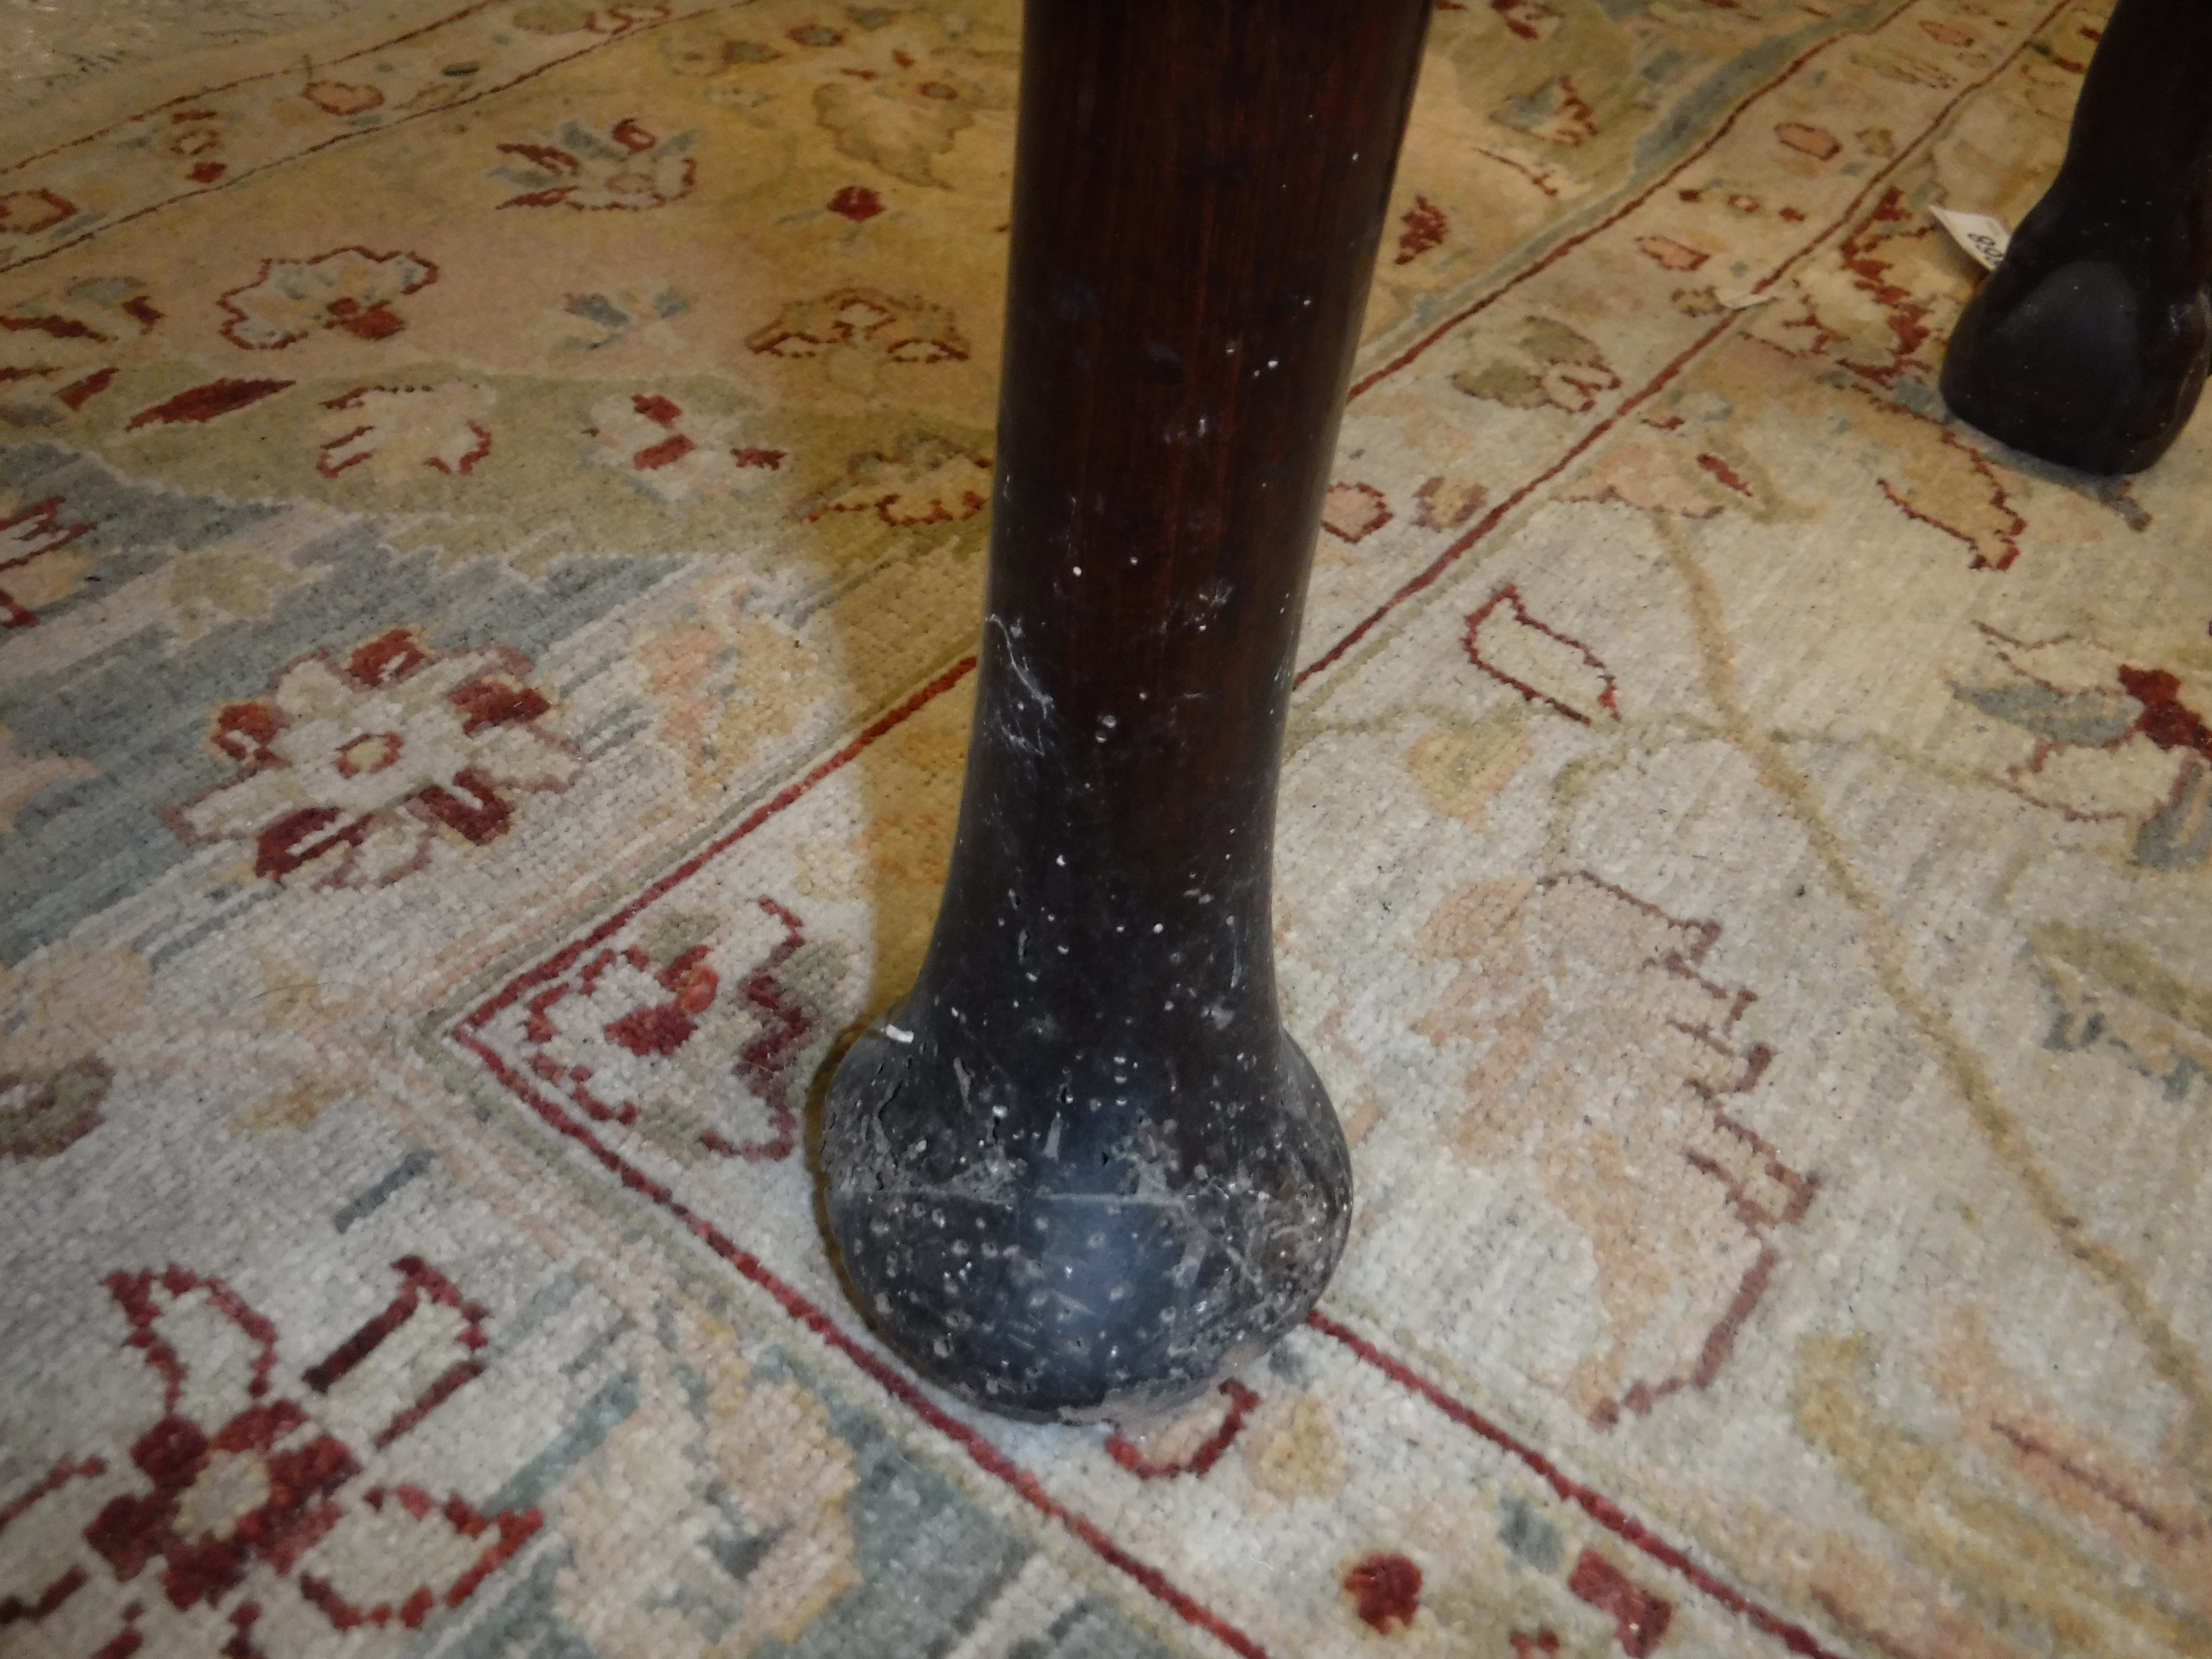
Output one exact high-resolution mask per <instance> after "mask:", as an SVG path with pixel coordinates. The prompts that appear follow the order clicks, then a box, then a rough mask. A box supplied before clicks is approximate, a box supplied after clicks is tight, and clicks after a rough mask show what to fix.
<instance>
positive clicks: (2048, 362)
mask: <svg viewBox="0 0 2212 1659" xmlns="http://www.w3.org/2000/svg"><path fill="white" fill-rule="evenodd" d="M2208 281H2212V4H2207V3H2206V0H2119V4H2118V6H2117V7H2116V8H2115V9H2113V12H2112V20H2111V21H2110V22H2109V23H2107V24H2106V28H2105V36H2104V40H2103V41H2102V42H2101V43H2100V45H2099V46H2098V47H2097V52H2096V56H2095V57H2094V58H2093V59H2092V60H2091V62H2090V64H2089V70H2088V73H2087V76H2085V77H2084V79H2083V81H2082V85H2081V102H2080V104H2079V105H2078V106H2077V107H2076V109H2075V115H2074V132H2073V137H2072V139H2071V141H2070V142H2069V144H2068V146H2067V150H2066V164H2065V166H2064V167H2063V168H2061V169H2060V172H2059V174H2058V178H2057V182H2055V183H2054V184H2053V185H2051V190H2050V192H2049V194H2047V195H2045V197H2044V198H2043V199H2042V201H2040V202H2039V203H2038V204H2036V206H2035V209H2034V210H2033V212H2031V213H2030V214H2029V215H2028V216H2027V218H2026V219H2025V220H2023V221H2022V222H2021V227H2020V230H2019V232H2018V234H2015V236H2014V238H2013V241H2012V248H2011V251H2010V252H2008V253H2007V254H2006V256H2005V258H2004V261H2003V263H2002V265H2000V266H1999V268H1998V270H1997V271H1996V274H1995V275H1994V276H1991V277H1990V279H1989V281H1988V282H1986V283H1984V284H1983V285H1982V287H1981V289H1980V291H1979V292H1978V293H1977V294H1976V295H1974V297H1973V299H1972V301H1970V302H1969V303H1968V305H1967V307H1966V310H1965V312H1964V313H1961V314H1960V318H1959V321H1958V325H1957V326H1956V327H1955V328H1954V329H1953V330H1952V331H1951V344H1950V349H1949V351H1948V354H1947V356H1945V358H1944V362H1943V398H1944V400H1945V401H1946V402H1947V403H1948V404H1950V406H1951V408H1952V410H1954V412H1955V413H1956V414H1958V415H1959V416H1960V417H1961V418H1963V419H1965V420H1966V421H1968V422H1972V424H1973V425H1975V426H1978V427H1979V428H1981V429H1982V430H1983V431H1984V432H1986V433H1988V434H1989V435H1990V436H1991V437H1994V438H1999V439H2002V441H2005V442H2006V443H2008V444H2011V445H2012V446H2014V447H2015V448H2018V449H2024V450H2026V451H2027V452H2028V453H2030V454H2032V455H2039V456H2041V457H2042V458H2043V459H2045V460H2050V461H2057V462H2060V463H2063V465H2068V466H2078V467H2081V468H2083V469H2085V470H2087V471H2091V472H2104V473H2118V472H2137V471H2142V469H2143V468H2144V467H2147V466H2148V465H2150V464H2151V463H2152V462H2154V461H2155V460H2156V459H2158V458H2159V457H2160V455H2162V454H2164V453H2166V447H2167V446H2168V445H2170V444H2172V441H2174V440H2175V439H2176V438H2178V437H2179V436H2180V435H2181V429H2182V428H2183V427H2185V426H2186V425H2187V424H2188V422H2189V417H2190V415H2191V412H2192V411H2193V410H2195V408H2196V407H2197V396H2198V393H2199V392H2201V391H2202V390H2203V386H2204V376H2205V369H2206V366H2207V363H2208V361H2212V307H2208V305H2207V302H2206V297H2205V284H2206V283H2207V282H2208Z"/></svg>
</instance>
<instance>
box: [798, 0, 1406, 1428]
mask: <svg viewBox="0 0 2212 1659" xmlns="http://www.w3.org/2000/svg"><path fill="white" fill-rule="evenodd" d="M1430 5H1431V0H1238V3H1234V4H1231V3H1225V0H1142V3H1139V0H1030V4H1029V7H1028V14H1027V22H1026V33H1025V36H1024V45H1023V66H1022V109H1021V125H1020V138H1019V150H1018V161H1017V167H1016V174H1015V206H1014V216H1013V247H1012V272H1011V276H1010V289H1009V299H1008V315H1007V324H1006V371H1005V383H1004V389H1003V393H1002V397H1001V401H1000V418H999V456H998V469H999V470H998V483H997V495H996V501H995V518H994V525H993V531H992V542H991V564H990V580H989V591H988V595H987V615H986V617H985V620H984V636H983V648H982V657H981V670H980V672H979V674H978V676H977V693H976V695H977V699H978V702H977V707H976V712H975V728H974V732H973V736H972V739H971V743H970V747H969V762H968V776H967V782H966V787H965V793H964V795H963V800H962V805H961V816H960V828H959V834H958V838H957V843H956V846H955V849H954V853H953V860H952V869H951V878H950V880H949V882H948V883H947V885H946V888H945V899H944V905H943V908H942V910H941V912H940V914H939V917H938V921H937V929H936V933H935V935H934V937H933V939H932V942H931V945H930V950H929V954H928V957H927V962H926V963H925V965H924V966H923V969H922V971H921V977H920V980H919V981H918V982H917V983H916V985H915V987H914V989H913V991H912V992H911V994H909V995H908V997H907V998H906V1000H905V1001H904V1002H903V1003H902V1004H901V1005H900V1006H897V1007H896V1008H895V1009H894V1010H893V1011H892V1012H890V1015H889V1016H887V1017H886V1018H884V1019H883V1020H882V1021H879V1022H878V1024H876V1026H875V1027H874V1028H873V1029H872V1030H870V1031H869V1032H868V1033H867V1034H866V1035H865V1036H862V1037H861V1038H860V1041H859V1042H857V1043H856V1045H855V1046H854V1048H853V1050H852V1051H851V1053H850V1054H848V1057H847V1059H846V1060H845V1062H844V1064H843V1066H842V1068H841V1069H840V1071H839V1073H838V1074H837V1077H836V1081H835V1083H834V1085H833V1086H832V1089H831V1092H830V1097H829V1109H828V1113H827V1116H826V1120H825V1123H824V1128H823V1146H822V1158H823V1170H824V1174H825V1176H826V1183H827V1189H828V1208H829V1224H830V1229H831V1231H832V1232H833V1234H834V1235H835V1237H836V1243H837V1245H838V1247H839V1249H840V1251H841V1253H842V1259H843V1263H844V1267H845V1270H846V1272H847V1273H848V1276H849V1278H850V1280H851V1283H852V1285H853V1287H854V1291H856V1293H857V1295H858V1298H859V1300H860V1304H861V1306H862V1307H863V1308H864V1309H865V1310H866V1312H867V1314H868V1315H869V1316H870V1317H871V1318H872V1320H873V1322H875V1324H876V1325H877V1326H878V1328H879V1329H880V1330H881V1331H882V1332H883V1334H884V1335H885V1336H886V1337H887V1338H888V1339H889V1340H890V1341H891V1343H892V1344H893V1345H894V1346H896V1347H897V1348H898V1349H899V1351H900V1352H902V1354H904V1355H905V1356H906V1358H908V1360H910V1361H911V1362H912V1363H913V1364H914V1365H915V1367H916V1368H917V1369H918V1370H921V1371H922V1372H923V1373H924V1374H925V1375H927V1376H929V1377H931V1378H933V1380H935V1381H937V1382H939V1383H942V1384H943V1385H944V1386H945V1387H947V1388H949V1389H952V1390H953V1391H955V1392H956V1393H957V1394H959V1395H963V1396H964V1397H966V1398H968V1399H970V1400H973V1401H977V1402H978V1403H980V1404H982V1405H985V1406H987V1407H992V1408H994V1409H995V1410H999V1411H1003V1412H1006V1413H1013V1414H1017V1415H1023V1416H1030V1417H1049V1416H1060V1417H1079V1416H1091V1415H1100V1414H1106V1413H1123V1412H1127V1411H1131V1410H1140V1409H1143V1408H1146V1407H1159V1406H1164V1405H1167V1404H1170V1403H1173V1402H1174V1401H1178V1400H1181V1399H1184V1398H1187V1397H1188V1396H1189V1395H1193V1394H1194V1393H1196V1392H1198V1391H1199V1390H1200V1389H1203V1388H1205V1387H1206V1385H1207V1383H1210V1382H1211V1381H1212V1380H1213V1379H1214V1378H1215V1377H1216V1376H1218V1375H1219V1374H1220V1373H1221V1372H1222V1371H1223V1370H1225V1369H1228V1368H1230V1367H1232V1366H1234V1365H1237V1364H1242V1363H1243V1362H1244V1361H1246V1360H1248V1359H1249V1358H1253V1357H1255V1356H1256V1355H1257V1354H1258V1353H1260V1352H1262V1351H1263V1350H1264V1349H1265V1347H1266V1346H1267V1345H1268V1344H1269V1343H1271V1342H1273V1340H1275V1338H1276V1337H1278V1336H1279V1335H1280V1334H1282V1333H1283V1332H1284V1331H1285V1329H1286V1328H1289V1327H1290V1326H1291V1324H1293V1323H1295V1322H1297V1320H1298V1319H1300V1318H1301V1317H1303V1316H1304V1314H1305V1313H1306V1311H1307V1310H1309V1309H1310V1307H1311V1306H1312V1304H1313V1303H1314V1301H1315V1299H1316V1297H1318V1296H1319V1295H1320V1294H1321V1291H1322V1285H1324V1283H1325V1282H1326V1281H1327V1279H1328V1275H1329V1273H1330V1272H1331V1271H1332V1270H1333V1269H1334V1266H1335V1263H1336V1260H1337V1257H1338V1255H1340V1252H1341V1250H1342V1249H1343V1245H1344V1238H1345V1231H1346V1225H1347V1222H1348V1218H1349V1213H1350V1204H1351V1176H1350V1164H1349V1158H1348V1155H1347V1153H1346V1148H1345V1142H1344V1136H1343V1133H1342V1131H1341V1130H1340V1127H1338V1124H1337V1121H1336V1116H1335V1114H1334V1110H1333V1109H1331V1107H1330V1105H1329V1103H1328V1097H1327V1096H1326V1095H1325V1094H1324V1093H1323V1091H1322V1086H1321V1084H1320V1082H1319V1081H1318V1079H1316V1077H1315V1075H1314V1072H1313V1069H1312V1067H1311V1066H1310V1065H1309V1064H1308V1063H1307V1061H1306V1059H1305V1057H1304V1054H1301V1053H1299V1051H1298V1049H1297V1046H1296V1045H1295V1044H1294V1043H1293V1042H1291V1039H1290V1037H1289V1036H1287V1035H1286V1034H1285V1031H1284V1030H1283V1027H1282V1023H1281V1019H1280V1017H1279V1012H1278V1010H1277V1005H1276V997H1275V977H1274V962H1273V940H1272V929H1271V919H1270V913H1269V911H1270V864H1271V860H1272V856H1273V822H1274V799H1275V782H1276V774H1277V769H1278V764H1279V751H1280V748H1281V742H1282V730H1283V717H1284V714H1285V708H1286V706H1287V703H1288V700H1289V696H1290V689H1291V668H1292V660H1291V653H1292V650H1293V647H1294V646H1295V643H1296V641H1297V631H1298V618H1299V611H1300V607H1301V605H1302V604H1303V602H1304V592H1305V584H1306V574H1307V571H1308V569H1309V568H1310V564H1311V562H1312V554H1313V545H1314V538H1315V536H1316V532H1317V530H1318V527H1319V522H1320V514H1321V507H1322V494H1323V492H1324V491H1325V489H1327V487H1328V467H1329V463H1330V459H1331V453H1332V451H1333V449H1334V443H1335V437H1336V429H1337V422H1338V419H1339V416H1340V412H1341V410H1342V407H1343V402H1344V394H1345V387H1346V380H1347V379H1348V376H1349V374H1350V371H1351V365H1352V353H1353V349H1354V348H1355V346H1356V344H1357V342H1358V323H1359V317H1360V313H1361V310H1362V308H1363V307H1364V303H1365V300H1366V294H1367V285H1368V278H1369V275H1370V271H1371V270H1372V268H1373V264H1374V259H1375V252H1376V245H1377V242H1378V241H1379V240H1380V237H1381V234H1382V227H1383V213H1384V210H1385V207H1386V204H1387V198H1388V195H1389V186H1390V179H1391V173H1392V171H1393V169H1394V167H1395V165H1396V161H1397V155H1398V147H1399V143H1400V140H1401V137H1402V135H1403V132H1404V129H1405V123H1406V117H1407V110H1408V107H1409V106H1410V104H1411V102H1412V96H1413V80H1414V76H1415V71H1416V70H1417V67H1418V64H1419V56H1420V48H1421V40H1422V37H1423V33H1424V32H1425V27H1426V24H1427V19H1428V15H1429V10H1430Z"/></svg>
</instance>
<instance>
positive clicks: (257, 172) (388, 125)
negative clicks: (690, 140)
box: [0, 0, 715, 272]
mask: <svg viewBox="0 0 2212 1659" xmlns="http://www.w3.org/2000/svg"><path fill="white" fill-rule="evenodd" d="M496 3H498V0H483V5H478V6H471V7H470V8H468V9H467V10H466V11H461V12H456V13H455V14H454V15H453V16H452V17H448V18H446V19H444V20H443V21H441V22H439V23H429V24H425V25H424V26H423V27H422V28H420V29H416V30H415V31H413V33H414V34H422V33H428V31H429V30H431V29H434V28H440V27H444V25H445V23H450V22H454V21H459V19H460V18H463V17H465V16H467V15H469V14H470V13H471V12H474V11H478V10H481V9H483V6H484V5H492V4H496ZM714 9H715V8H714V7H712V6H708V7H703V8H702V9H699V10H697V11H687V12H681V13H674V14H671V15H669V16H666V17H663V18H659V19H658V20H656V21H653V22H650V23H640V24H637V25H635V27H630V28H626V29H624V30H623V31H622V33H619V34H605V35H601V36H599V38H598V39H597V40H593V41H592V43H591V45H589V46H584V47H582V48H580V50H578V51H575V52H570V53H568V55H567V56H566V57H562V58H548V59H546V60H545V62H544V63H542V64H538V67H537V68H535V69H532V70H524V71H523V72H522V73H521V74H520V75H518V76H515V77H514V78H513V80H512V81H502V82H500V83H499V85H497V86H495V87H486V88H483V90H482V91H480V92H472V93H471V94H468V96H467V97H465V98H453V99H449V100H447V101H446V102H444V103H442V104H433V105H431V106H429V107H428V108H427V109H418V110H416V112H414V113H413V114H411V115H401V116H397V117H395V118H393V119H392V120H389V121H386V122H384V123H383V124H382V125H378V126H374V127H362V128H360V129H358V130H356V131H351V132H339V133H333V134H332V135H331V137H328V138H325V139H323V140H322V141H321V142H320V143H313V144H309V145H308V146H307V148H306V149H295V150H293V151H292V152H290V153H289V155H280V156H278V157H277V158H276V160H274V161H264V162H263V163H262V164H261V165H260V166H259V167H248V168H246V171H244V172H243V173H229V174H227V175H225V177H223V178H222V179H221V180H219V181H218V182H216V183H215V184H211V185H204V186H203V187H202V188H200V189H198V190H185V191H178V192H177V193H176V194H175V195H174V196H167V197H162V199H161V200H160V201H158V202H151V203H149V204H147V205H146V206H144V207H142V208H138V209H136V210H133V211H131V212H129V213H126V214H125V215H123V216H121V217H120V218H117V219H103V220H101V221H100V222H99V223H98V224H96V225H93V226H91V227H90V228H88V229H86V230H84V231H82V232H81V233H79V234H77V235H75V236H72V237H70V240H68V241H66V242H57V243H55V244H54V246H52V247H50V248H46V249H45V250H43V251H42V252H37V253H30V254H26V255H25V256H24V257H23V258H20V259H17V260H15V261H14V262H13V263H12V264H0V272H6V271H11V270H22V269H23V268H24V267H25V266H27V265H34V264H38V263H39V261H40V260H41V259H51V258H53V257H54V255H55V254H57V253H62V252H67V251H68V250H69V249H70V248H73V247H79V246H82V245H83V244H84V243H86V242H89V241H91V240H93V239H94V238H95V237H99V236H104V235H106V234H107V233H108V232H109V231H111V230H116V229H119V228H121V227H123V226H125V225H127V224H130V223H131V222H134V221H136V220H139V219H143V218H144V217H145V216H147V215H148V214H149V213H159V212H160V211H161V210H162V209H164V208H169V207H174V206H175V205H176V204H178V203H179V202H189V201H191V199H192V198H193V197H198V196H211V195H213V194H214V193H215V192H216V191H222V190H228V189H229V188H230V187H231V186H232V185H239V184H243V183H245V182H246V180H247V179H258V178H259V177H260V176H261V175H262V174H263V173H267V172H270V171H271V170H272V169H274V168H276V167H289V166H290V165H291V164H292V163H293V162H295V161H299V160H301V158H302V157H304V156H308V155H314V154H315V153H316V152H317V151H319V150H325V149H330V148H331V145H333V144H343V143H348V142H349V141H350V140H352V139H356V138H373V137H376V136H377V135H378V134H379V133H384V132H392V131H396V130H397V129H398V128H400V127H404V126H405V125H407V124H408V123H409V122H410V121H420V120H422V119H423V118H426V117H428V116H432V115H441V114H443V113H445V112H447V110H455V109H460V108H462V107H464V106H466V105H469V104H473V103H476V102H478V101H479V100H483V99H486V98H490V97H495V96H496V95H497V94H500V93H502V92H507V91H510V90H512V89H513V88H516V87H519V86H520V85H521V84H522V83H523V82H526V81H534V80H536V79H537V78H538V76H541V75H543V74H544V73H545V72H546V71H547V70H556V69H558V68H560V67H561V65H562V64H573V63H574V62H575V61H576V59H578V58H588V57H590V56H591V54H592V53H593V52H598V51H600V50H601V49H602V48H604V47H607V46H614V45H616V44H617V42H620V41H623V40H634V39H635V38H636V37H637V36H639V35H641V34H649V33H652V32H653V30H654V29H659V28H665V27H668V26H669V25H670V24H671V23H688V22H690V21H692V20H693V19H695V18H699V17H704V16H707V15H709V14H710V13H711V12H713V11H714ZM410 38H412V37H411V35H406V34H403V35H401V36H399V37H398V40H409V39H410ZM398 40H394V41H388V42H386V46H372V47H370V48H368V51H365V52H355V53H353V54H352V57H354V58H364V57H367V56H368V53H369V52H381V51H384V50H386V48H387V47H389V46H396V45H397V44H398ZM333 61H334V62H336V63H346V62H349V61H350V59H349V58H337V59H334V60H333ZM295 72H296V71H293V70H272V71H270V74H268V75H254V76H247V77H246V80H245V81H234V82H231V85H232V86H234V87H235V86H244V85H246V83H247V82H250V81H267V80H271V79H274V78H275V77H276V76H277V75H282V74H290V73H295ZM215 90H216V91H217V92H224V91H228V90H229V88H226V87H217V88H215ZM199 96H200V97H203V98H204V97H205V96H206V94H199ZM195 101H197V99H187V98H173V99H171V100H169V103H170V104H183V103H191V102H195ZM168 107H169V104H157V105H155V106H154V108H153V109H151V110H146V111H142V112H140V113H138V114H137V115H132V116H127V117H125V118H124V119H122V120H120V121H118V122H115V123H114V124H113V127H123V126H128V125H131V122H133V121H143V120H144V119H145V118H147V117H148V116H149V115H152V114H154V113H155V112H158V111H160V110H164V109H167V108H168ZM113 127H103V128H102V129H100V132H99V133H93V134H89V135H88V136H87V137H84V138H73V139H71V140H70V143H66V144H64V145H62V146H60V149H71V148H73V147H74V146H75V145H77V144H81V143H89V142H90V141H91V139H93V138H96V137H100V136H101V134H102V133H105V132H108V131H112V130H113ZM45 154H46V155H56V154H58V151H57V150H48V151H46V152H45ZM40 159H41V158H40V157H39V156H33V157H31V158H30V159H29V160H28V161H19V162H17V163H16V164H15V166H14V167H7V168H0V175H4V174H5V173H13V172H15V171H16V170H17V169H18V168H21V167H28V166H29V165H30V163H31V161H38V160H40Z"/></svg>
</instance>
